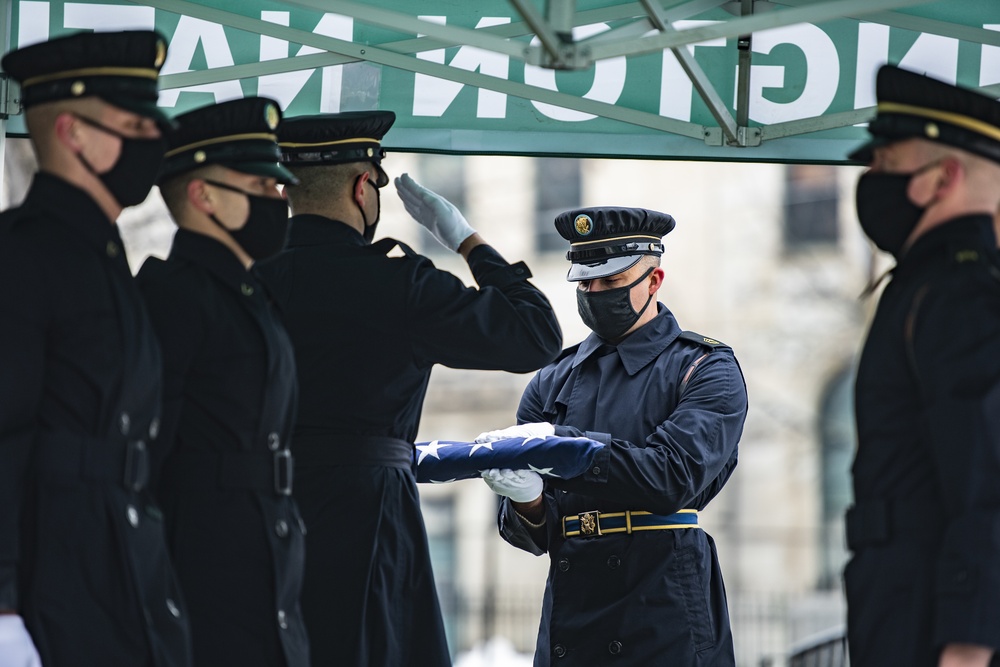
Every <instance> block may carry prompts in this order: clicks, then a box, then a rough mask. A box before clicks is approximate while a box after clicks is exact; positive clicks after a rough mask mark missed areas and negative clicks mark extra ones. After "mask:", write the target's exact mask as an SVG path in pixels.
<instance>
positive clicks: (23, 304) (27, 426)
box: [0, 242, 47, 610]
mask: <svg viewBox="0 0 1000 667" xmlns="http://www.w3.org/2000/svg"><path fill="white" fill-rule="evenodd" d="M0 243H3V242H0ZM25 260H26V258H25V257H24V256H23V255H19V254H18V253H16V252H13V251H10V249H9V246H7V251H5V252H0V285H3V287H2V288H0V313H3V317H2V324H0V369H3V370H2V372H0V610H2V609H14V610H16V609H17V605H18V600H17V565H18V557H19V552H20V540H19V530H20V529H19V524H20V516H21V511H22V505H23V502H22V501H23V493H24V488H25V478H26V475H27V471H28V459H29V455H30V452H31V447H32V445H33V443H34V438H35V433H36V429H37V427H36V418H37V414H38V409H39V405H40V402H41V396H42V380H43V378H44V376H45V340H46V315H45V311H46V309H47V305H46V299H45V294H44V288H43V283H42V281H41V279H40V278H39V277H38V276H37V275H36V272H35V271H34V270H33V268H34V266H37V265H35V264H34V263H33V262H31V261H25Z"/></svg>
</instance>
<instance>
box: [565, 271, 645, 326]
mask: <svg viewBox="0 0 1000 667" xmlns="http://www.w3.org/2000/svg"><path fill="white" fill-rule="evenodd" d="M653 268H654V267H650V268H649V270H648V271H646V272H645V273H644V274H642V275H641V276H640V277H639V279H638V280H636V281H635V282H634V283H632V284H631V285H626V286H625V287H616V288H615V289H609V290H604V291H602V292H582V291H580V290H577V292H576V309H577V311H579V313H580V319H582V320H583V323H584V324H586V325H587V326H588V327H590V329H591V331H593V332H594V333H596V334H597V335H598V336H600V337H601V338H603V339H604V340H608V341H612V342H614V341H617V340H618V339H619V338H621V337H622V336H624V335H625V332H626V331H628V330H629V329H630V328H632V325H633V324H635V323H636V322H637V321H638V319H639V317H640V316H642V314H643V313H644V312H645V311H646V308H648V307H649V304H650V302H651V301H652V300H653V295H652V294H650V295H649V298H648V299H646V304H645V305H644V306H643V307H642V310H640V311H639V312H636V311H635V310H634V309H633V308H632V298H631V293H632V288H633V287H635V286H636V285H638V284H639V283H641V282H642V281H643V280H645V279H646V278H647V277H648V276H649V274H651V273H652V272H653Z"/></svg>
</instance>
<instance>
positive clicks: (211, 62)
mask: <svg viewBox="0 0 1000 667" xmlns="http://www.w3.org/2000/svg"><path fill="white" fill-rule="evenodd" d="M198 44H201V45H202V48H204V50H205V64H206V65H208V68H209V69H213V68H215V67H228V66H229V65H232V64H234V63H233V54H232V52H231V51H230V50H229V40H227V39H226V32H225V30H223V29H222V26H221V25H219V24H218V23H210V22H208V21H202V20H201V19H193V18H191V17H190V16H182V17H181V19H180V21H178V22H177V30H175V31H174V36H173V39H172V40H171V42H170V48H168V49H167V61H166V62H165V63H164V64H163V69H162V70H160V74H161V75H165V74H177V73H178V72H190V71H192V70H191V62H192V61H193V60H194V56H195V53H196V52H197V50H198ZM182 92H192V93H195V92H197V93H211V94H212V95H214V96H215V101H216V102H224V101H226V100H234V99H238V98H241V97H243V88H242V87H241V86H240V82H239V81H220V82H218V83H206V84H203V85H200V86H189V87H187V88H174V89H172V90H164V91H162V92H161V93H160V99H159V105H160V106H163V107H173V106H177V99H178V98H179V97H180V94H181V93H182Z"/></svg>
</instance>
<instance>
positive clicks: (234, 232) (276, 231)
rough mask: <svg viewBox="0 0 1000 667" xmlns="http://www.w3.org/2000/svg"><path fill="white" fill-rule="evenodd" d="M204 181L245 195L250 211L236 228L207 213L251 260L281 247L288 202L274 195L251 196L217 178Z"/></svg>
mask: <svg viewBox="0 0 1000 667" xmlns="http://www.w3.org/2000/svg"><path fill="white" fill-rule="evenodd" d="M205 182H206V183H210V184H212V185H214V186H215V187H217V188H222V189H223V190H232V191H233V192H239V193H240V194H242V195H245V196H246V198H247V200H248V201H249V202H250V213H249V214H248V215H247V221H246V223H245V224H244V225H243V226H242V227H240V228H239V229H228V228H227V227H226V226H225V225H223V224H222V222H220V221H219V219H218V218H217V217H215V214H210V215H209V217H210V218H211V219H212V221H213V222H215V224H217V225H218V226H219V227H222V229H224V230H225V231H226V233H228V234H229V235H230V236H232V237H233V240H234V241H236V242H237V243H238V244H239V245H240V247H241V248H243V252H245V253H246V254H248V255H250V257H252V258H253V259H255V260H261V259H267V258H268V257H273V256H274V255H277V254H278V253H279V252H281V251H282V250H283V249H284V248H285V243H287V241H288V227H289V220H288V202H286V201H285V200H284V199H277V198H274V197H260V196H258V195H252V194H250V193H249V192H244V191H243V190H240V189H239V188H235V187H233V186H232V185H228V184H226V183H219V182H218V181H209V180H206V181H205Z"/></svg>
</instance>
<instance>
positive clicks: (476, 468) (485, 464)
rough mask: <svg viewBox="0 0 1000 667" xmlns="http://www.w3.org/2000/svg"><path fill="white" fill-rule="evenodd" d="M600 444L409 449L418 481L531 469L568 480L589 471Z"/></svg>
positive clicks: (444, 444)
mask: <svg viewBox="0 0 1000 667" xmlns="http://www.w3.org/2000/svg"><path fill="white" fill-rule="evenodd" d="M602 447H604V443H601V442H598V441H596V440H591V439H590V438H566V437H561V436H556V435H551V436H546V437H531V438H506V439H504V440H496V441H494V442H459V441H454V440H433V441H431V442H418V443H417V444H416V446H415V448H414V450H413V456H414V459H415V461H416V464H417V465H416V471H417V481H418V482H435V483H442V482H454V481H455V480H459V479H468V478H470V477H479V475H480V473H481V472H482V471H483V470H489V469H490V468H511V469H513V470H534V471H535V472H537V473H538V474H539V475H541V476H543V477H559V478H562V479H570V478H571V477H577V476H578V475H582V474H583V473H584V472H586V471H587V470H589V469H590V466H591V464H592V463H593V462H594V457H595V456H596V455H597V452H598V451H600V449H601V448H602Z"/></svg>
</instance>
